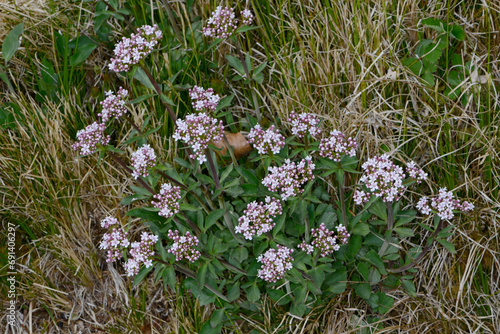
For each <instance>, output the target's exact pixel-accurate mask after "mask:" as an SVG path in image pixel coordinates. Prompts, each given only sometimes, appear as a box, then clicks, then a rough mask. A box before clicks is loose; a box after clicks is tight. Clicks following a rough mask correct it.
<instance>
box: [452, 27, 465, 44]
mask: <svg viewBox="0 0 500 334" xmlns="http://www.w3.org/2000/svg"><path fill="white" fill-rule="evenodd" d="M450 35H451V36H453V37H454V38H456V39H458V40H459V41H463V40H465V31H464V28H462V27H461V26H457V25H453V26H451V29H450Z"/></svg>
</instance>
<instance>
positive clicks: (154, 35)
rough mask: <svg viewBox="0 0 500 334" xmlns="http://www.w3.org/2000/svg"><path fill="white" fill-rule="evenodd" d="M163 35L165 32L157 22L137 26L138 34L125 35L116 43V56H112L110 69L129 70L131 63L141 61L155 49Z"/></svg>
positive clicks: (116, 70)
mask: <svg viewBox="0 0 500 334" xmlns="http://www.w3.org/2000/svg"><path fill="white" fill-rule="evenodd" d="M162 36H163V33H162V32H161V30H160V29H159V28H158V26H157V25H156V24H155V25H154V26H148V25H144V26H142V27H140V28H137V33H136V34H132V35H131V36H130V38H126V37H123V38H122V41H121V42H119V43H118V44H116V45H115V50H114V54H115V58H111V63H110V64H109V65H108V66H109V69H110V70H112V71H115V72H123V71H128V70H129V69H130V66H131V65H135V64H137V63H139V62H140V61H141V60H142V59H144V58H145V57H146V56H147V55H149V54H150V53H151V51H153V49H154V47H155V46H156V45H157V44H158V42H159V41H160V40H161V38H162Z"/></svg>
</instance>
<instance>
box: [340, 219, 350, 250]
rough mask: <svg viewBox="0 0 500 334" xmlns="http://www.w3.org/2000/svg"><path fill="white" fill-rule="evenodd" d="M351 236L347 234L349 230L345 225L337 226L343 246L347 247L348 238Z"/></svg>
mask: <svg viewBox="0 0 500 334" xmlns="http://www.w3.org/2000/svg"><path fill="white" fill-rule="evenodd" d="M350 236H351V234H350V233H349V232H347V228H345V226H344V225H342V224H340V225H339V226H337V239H338V240H339V241H340V243H341V244H343V245H345V244H346V243H347V238H349V237H350Z"/></svg>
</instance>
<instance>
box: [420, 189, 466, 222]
mask: <svg viewBox="0 0 500 334" xmlns="http://www.w3.org/2000/svg"><path fill="white" fill-rule="evenodd" d="M417 209H419V210H420V212H422V213H423V214H424V215H429V214H430V213H431V212H432V211H435V212H436V214H437V215H438V216H439V217H441V219H448V220H449V219H452V218H453V217H454V216H455V215H454V214H453V210H460V211H464V212H465V211H470V210H473V209H474V205H473V204H471V203H469V202H467V201H464V202H463V203H460V201H459V200H458V199H454V196H453V193H452V192H451V191H447V189H446V188H441V189H439V194H438V196H437V197H436V198H433V199H431V201H430V205H429V199H428V198H427V197H425V196H424V197H422V198H421V199H420V200H419V201H418V203H417Z"/></svg>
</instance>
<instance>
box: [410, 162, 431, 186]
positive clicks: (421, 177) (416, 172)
mask: <svg viewBox="0 0 500 334" xmlns="http://www.w3.org/2000/svg"><path fill="white" fill-rule="evenodd" d="M406 172H407V173H408V175H409V176H410V177H411V178H412V179H415V180H416V181H417V183H422V181H425V180H426V179H427V173H426V172H424V171H423V170H422V169H420V168H418V167H417V164H416V163H415V161H410V162H409V163H408V164H406Z"/></svg>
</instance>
